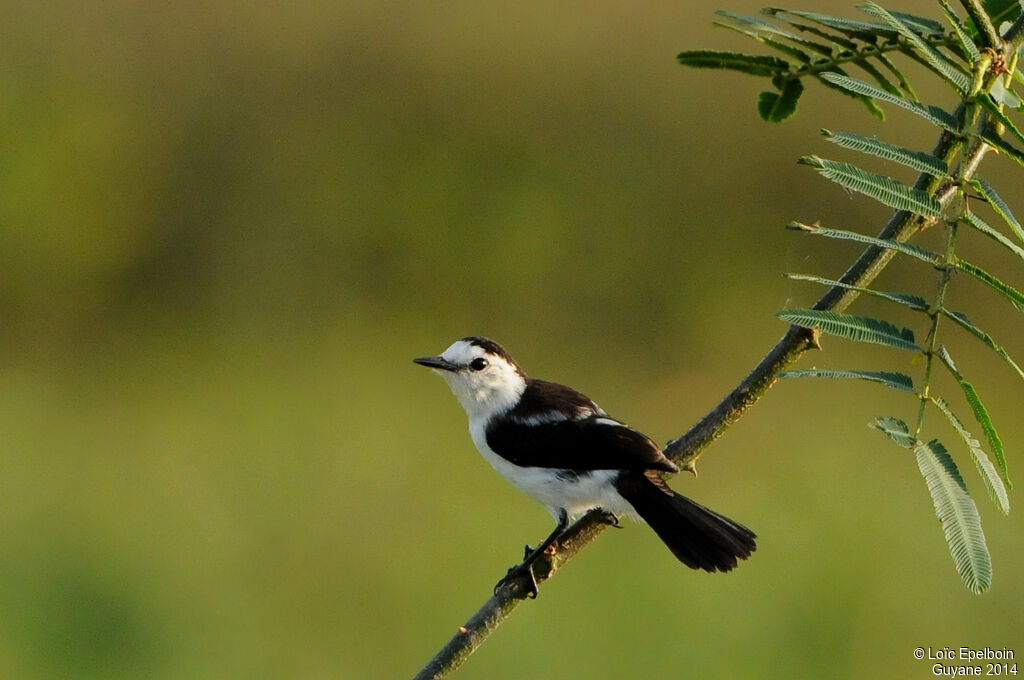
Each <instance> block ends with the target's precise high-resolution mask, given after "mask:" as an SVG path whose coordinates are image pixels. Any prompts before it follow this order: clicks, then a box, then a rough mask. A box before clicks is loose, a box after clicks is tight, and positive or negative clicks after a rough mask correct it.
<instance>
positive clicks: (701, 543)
mask: <svg viewBox="0 0 1024 680" xmlns="http://www.w3.org/2000/svg"><path fill="white" fill-rule="evenodd" d="M615 488H616V489H618V491H619V493H620V494H621V495H622V497H623V498H625V499H626V500H627V501H629V504H630V505H632V506H633V509H635V510H636V512H637V514H638V515H640V517H642V518H643V519H644V521H645V522H647V524H648V525H650V527H651V528H652V529H654V533H656V534H658V537H659V538H661V540H662V541H664V542H665V545H667V546H668V548H669V550H671V551H672V553H673V554H674V555H675V556H676V557H678V558H679V561H680V562H682V563H683V564H685V565H686V566H688V567H690V568H691V569H703V570H705V571H729V570H730V569H733V568H735V567H736V558H742V559H746V558H747V557H749V556H750V553H752V552H754V550H755V549H756V548H757V544H756V543H755V542H754V539H755V538H757V536H756V535H755V534H754V532H753V531H751V530H750V529H748V528H746V527H745V526H743V525H742V524H740V523H738V522H734V521H732V520H731V519H729V518H728V517H723V516H722V515H719V514H718V513H717V512H714V511H713V510H709V509H707V508H705V507H704V506H703V505H700V504H698V503H694V502H693V501H691V500H690V499H689V498H686V497H685V496H680V495H679V494H677V493H676V492H675V491H673V490H672V489H670V488H668V485H666V484H665V483H664V482H662V481H661V479H660V478H654V479H652V478H650V477H647V476H645V475H643V474H640V473H635V472H624V473H622V474H621V475H619V478H618V479H617V480H616V482H615Z"/></svg>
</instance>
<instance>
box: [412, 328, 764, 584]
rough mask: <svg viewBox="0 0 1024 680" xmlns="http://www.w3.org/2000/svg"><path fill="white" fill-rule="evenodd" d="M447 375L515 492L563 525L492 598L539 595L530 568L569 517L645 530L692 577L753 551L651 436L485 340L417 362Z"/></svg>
mask: <svg viewBox="0 0 1024 680" xmlns="http://www.w3.org/2000/svg"><path fill="white" fill-rule="evenodd" d="M413 361H415V362H416V363H417V364H420V365H422V366H427V367H429V368H431V369H433V370H434V372H436V373H437V374H438V375H440V376H441V377H443V378H444V379H445V381H446V382H447V383H448V386H449V387H450V388H451V390H452V392H454V393H455V396H456V398H457V399H458V400H459V403H460V404H462V407H463V408H464V409H465V410H466V414H467V415H468V416H469V432H470V435H471V436H472V438H473V443H474V444H476V447H477V449H479V450H480V453H481V454H483V457H484V458H485V459H487V462H488V463H490V464H491V465H492V466H493V467H494V469H495V470H497V471H498V472H500V473H501V474H502V476H504V477H505V479H507V480H508V481H509V482H511V483H512V485H513V486H515V487H516V488H518V489H519V490H520V491H523V492H524V493H526V494H527V495H528V496H530V497H532V498H534V499H536V500H538V501H540V502H541V503H542V504H544V506H545V507H547V509H548V511H549V512H550V513H551V514H552V515H553V516H554V518H555V520H557V522H558V524H557V526H556V527H555V530H554V531H552V532H551V535H550V536H548V537H547V539H545V541H544V542H543V543H542V544H541V545H539V546H537V548H535V549H532V550H531V549H530V548H529V546H527V554H526V555H525V557H524V559H523V562H522V563H521V564H519V565H517V566H515V567H512V568H511V569H510V570H509V572H508V574H507V575H506V576H505V578H503V579H502V580H501V581H499V582H498V584H497V585H496V586H495V592H497V590H498V589H499V588H501V587H502V586H503V585H505V584H507V583H509V582H511V581H512V579H513V578H516V577H519V576H523V577H526V579H527V583H528V584H529V586H528V594H529V595H530V596H531V597H536V595H537V581H536V578H535V577H534V574H533V563H534V561H535V560H536V559H537V558H538V557H539V556H540V555H541V554H543V553H544V552H545V551H546V550H548V549H549V548H551V547H552V546H553V545H555V544H556V541H557V539H558V537H559V535H560V534H561V533H562V532H563V531H564V530H565V529H566V527H567V526H568V524H569V519H570V518H571V517H575V516H578V515H581V514H583V513H585V512H587V511H589V510H592V509H595V508H600V509H602V510H603V511H605V512H606V513H610V514H611V515H613V516H614V520H615V523H617V522H618V518H619V517H622V516H624V515H625V516H631V517H633V518H639V519H642V520H644V521H646V522H647V524H648V525H649V526H650V527H651V528H652V529H653V530H654V532H655V533H656V534H657V535H658V536H659V537H660V538H661V540H662V541H664V543H665V545H667V546H668V548H669V549H670V550H671V551H672V552H673V554H675V556H676V557H677V558H679V560H680V561H681V562H682V563H683V564H685V565H686V566H688V567H691V568H693V569H703V570H705V571H709V572H713V571H729V570H730V569H733V568H734V567H735V566H736V560H737V558H742V559H745V558H747V557H749V556H750V554H751V553H752V552H753V551H754V549H755V548H756V544H755V542H754V539H755V538H756V536H755V535H754V533H753V532H752V531H750V530H749V529H747V528H746V527H745V526H743V525H742V524H739V523H738V522H734V521H733V520H731V519H728V518H727V517H723V516H722V515H719V514H718V513H716V512H714V511H712V510H709V509H708V508H705V507H704V506H702V505H699V504H697V503H695V502H693V501H691V500H690V499H689V498H686V497H685V496H681V495H679V494H677V493H676V492H674V491H673V490H672V489H670V488H669V487H668V485H667V484H666V483H665V481H664V477H665V475H666V474H669V473H675V472H679V468H678V467H677V466H676V465H675V463H673V462H672V461H671V460H669V459H668V458H667V457H666V456H665V454H663V453H662V451H661V449H660V448H659V447H658V446H657V445H656V444H655V443H654V442H653V441H651V440H650V439H649V438H648V437H646V436H644V435H643V434H641V433H640V432H637V431H636V430H634V429H633V428H631V427H629V426H628V425H625V424H624V423H622V422H620V421H618V420H616V419H615V418H612V417H610V416H609V415H608V414H607V413H605V411H604V410H603V409H602V408H601V407H600V406H598V405H597V404H595V403H594V402H593V401H591V400H590V399H589V398H587V397H586V396H584V395H583V394H580V393H579V392H577V391H576V390H574V389H572V388H571V387H566V386H565V385H559V384H558V383H553V382H548V381H546V380H538V379H536V378H530V377H528V376H527V375H526V373H524V372H523V370H522V369H521V368H520V367H519V364H517V363H516V361H515V360H514V359H513V358H512V357H511V355H509V353H508V352H507V351H505V348H504V347H502V346H501V345H499V344H498V343H496V342H494V341H493V340H489V339H487V338H481V337H468V338H463V339H462V340H458V341H457V342H455V343H454V344H452V345H451V347H449V348H448V349H446V350H445V351H444V353H443V354H441V355H439V356H430V357H420V358H418V359H414V360H413Z"/></svg>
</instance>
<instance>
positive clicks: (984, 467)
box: [931, 397, 1010, 515]
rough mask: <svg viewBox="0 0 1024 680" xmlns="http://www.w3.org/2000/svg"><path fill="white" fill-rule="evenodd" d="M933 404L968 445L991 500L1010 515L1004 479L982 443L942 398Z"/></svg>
mask: <svg viewBox="0 0 1024 680" xmlns="http://www.w3.org/2000/svg"><path fill="white" fill-rule="evenodd" d="M931 401H932V403H933V404H935V406H936V407H938V409H939V410H940V411H942V413H943V414H944V415H945V416H946V419H947V420H949V424H950V425H952V426H953V429H954V430H956V432H957V434H959V435H960V438H961V439H963V440H964V444H966V445H967V450H968V451H970V452H971V460H973V461H974V466H975V467H977V468H978V474H979V475H980V476H981V481H982V483H984V484H985V488H986V489H987V490H988V495H989V498H991V499H992V501H993V502H994V503H995V504H996V507H997V508H999V509H1000V510H1001V511H1002V513H1003V514H1004V515H1008V514H1010V497H1009V495H1008V494H1007V493H1006V486H1005V485H1004V484H1003V480H1002V478H1001V477H1000V476H999V472H998V471H997V470H996V466H995V465H993V464H992V461H990V460H989V459H988V455H987V454H986V453H985V451H984V450H983V449H982V448H981V443H980V442H979V441H978V440H977V439H975V438H974V436H973V435H972V434H971V433H970V432H968V431H967V428H965V427H964V424H963V423H962V422H960V419H959V418H957V417H956V415H954V413H953V411H952V410H950V408H949V404H947V403H946V401H945V400H944V399H943V398H942V397H938V398H936V399H932V400H931Z"/></svg>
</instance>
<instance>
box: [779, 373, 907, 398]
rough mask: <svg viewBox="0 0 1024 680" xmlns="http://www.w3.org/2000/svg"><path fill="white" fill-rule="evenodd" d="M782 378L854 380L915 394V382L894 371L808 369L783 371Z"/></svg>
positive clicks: (780, 375)
mask: <svg viewBox="0 0 1024 680" xmlns="http://www.w3.org/2000/svg"><path fill="white" fill-rule="evenodd" d="M779 377H780V378H853V379H856V380H867V381H869V382H876V383H879V384H881V385H885V386H886V387H891V388H893V389H894V390H902V391H904V392H914V391H915V390H914V380H913V379H912V378H911V377H910V376H909V375H906V374H904V373H895V372H892V371H852V370H841V369H828V368H806V369H801V370H798V371H783V372H782V373H780V374H779Z"/></svg>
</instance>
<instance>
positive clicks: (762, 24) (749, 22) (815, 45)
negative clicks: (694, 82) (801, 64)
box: [715, 9, 832, 61]
mask: <svg viewBox="0 0 1024 680" xmlns="http://www.w3.org/2000/svg"><path fill="white" fill-rule="evenodd" d="M715 14H717V15H719V16H722V17H726V18H728V19H731V20H732V21H734V22H735V23H736V24H738V26H733V25H730V24H728V23H725V22H715V25H716V26H722V27H725V28H731V29H733V30H740V31H742V32H743V33H745V34H746V35H749V36H750V37H752V38H754V39H756V40H762V41H763V40H764V39H765V38H766V35H770V36H776V37H779V38H782V39H784V40H788V41H789V42H791V43H794V44H795V45H799V46H800V47H802V48H805V49H808V50H810V51H811V52H815V53H817V54H820V55H822V56H826V57H831V56H832V48H831V47H830V46H829V45H825V44H822V43H819V42H816V41H814V40H808V39H807V38H804V37H802V36H799V35H796V34H794V33H791V32H789V31H786V30H783V29H781V28H779V27H778V26H776V25H775V24H773V23H771V22H769V21H765V20H764V19H762V18H760V17H751V16H747V15H745V14H736V13H735V12H729V11H727V10H724V9H720V10H716V11H715ZM744 29H748V30H744ZM765 44H769V43H767V42H766V43H765ZM771 46H772V47H774V48H776V49H781V50H782V51H783V52H786V53H789V52H787V50H785V49H784V48H782V47H781V46H780V44H779V43H777V42H775V43H773V44H771ZM790 54H791V53H790ZM793 56H795V55H793ZM800 61H803V59H801V60H800Z"/></svg>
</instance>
